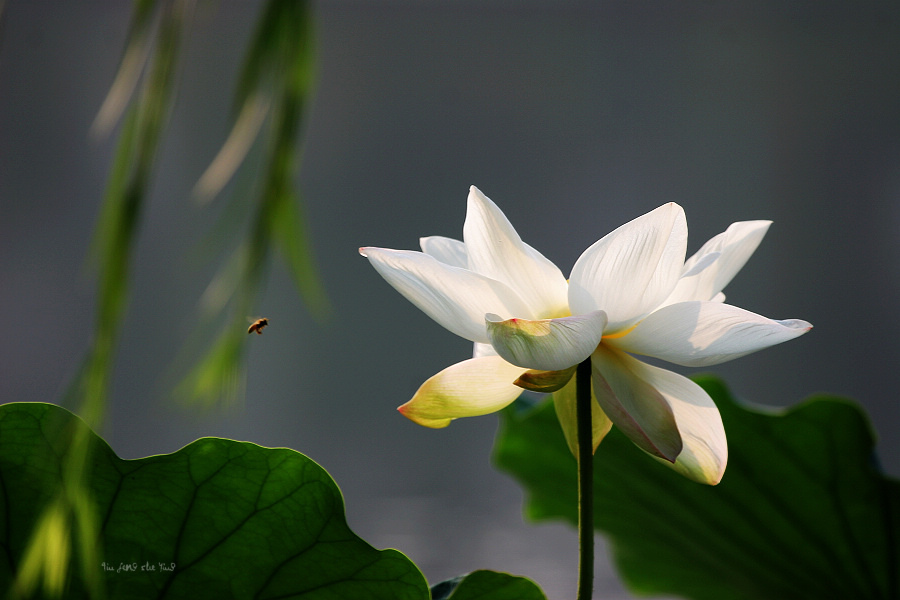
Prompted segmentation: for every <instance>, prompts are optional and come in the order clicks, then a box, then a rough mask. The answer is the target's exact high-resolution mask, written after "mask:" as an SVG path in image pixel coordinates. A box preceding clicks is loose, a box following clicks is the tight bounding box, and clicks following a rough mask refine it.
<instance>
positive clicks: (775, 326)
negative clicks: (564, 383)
mask: <svg viewBox="0 0 900 600" xmlns="http://www.w3.org/2000/svg"><path fill="white" fill-rule="evenodd" d="M811 328H812V325H810V324H809V323H807V322H806V321H801V320H799V319H791V320H787V321H774V320H772V319H767V318H766V317H763V316H761V315H758V314H755V313H752V312H750V311H748V310H744V309H743V308H738V307H737V306H732V305H730V304H722V303H720V302H679V303H678V304H670V305H669V306H664V307H663V308H661V309H659V310H657V311H655V312H654V313H653V314H651V315H650V316H648V317H647V318H646V319H644V320H643V321H641V322H640V323H639V324H638V325H637V327H635V328H634V329H633V330H631V331H630V332H629V333H628V334H627V335H625V336H623V337H621V338H617V339H610V340H609V341H608V343H609V344H611V345H614V346H615V347H616V348H619V349H620V350H625V351H626V352H631V353H634V354H643V355H646V356H653V357H655V358H661V359H663V360H667V361H669V362H671V363H675V364H677V365H684V366H687V367H706V366H709V365H717V364H719V363H723V362H726V361H729V360H732V359H735V358H739V357H741V356H745V355H747V354H750V353H751V352H756V351H757V350H762V349H763V348H768V347H769V346H774V345H775V344H780V343H781V342H786V341H787V340H791V339H793V338H795V337H798V336H801V335H803V334H804V333H806V332H807V331H809V330H810V329H811Z"/></svg>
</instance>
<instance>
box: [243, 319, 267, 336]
mask: <svg viewBox="0 0 900 600" xmlns="http://www.w3.org/2000/svg"><path fill="white" fill-rule="evenodd" d="M268 324H269V320H268V319H266V318H265V317H264V318H262V319H257V320H255V321H253V325H251V326H250V328H249V329H247V333H253V332H254V331H255V332H256V333H258V334H259V335H262V330H263V329H264V328H265V327H266V326H267V325H268Z"/></svg>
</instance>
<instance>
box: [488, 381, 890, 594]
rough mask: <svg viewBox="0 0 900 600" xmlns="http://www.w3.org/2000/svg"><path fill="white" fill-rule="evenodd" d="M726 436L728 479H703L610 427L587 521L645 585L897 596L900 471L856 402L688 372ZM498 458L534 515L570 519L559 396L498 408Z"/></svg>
mask: <svg viewBox="0 0 900 600" xmlns="http://www.w3.org/2000/svg"><path fill="white" fill-rule="evenodd" d="M696 380H697V381H698V383H700V385H702V386H703V387H704V389H706V391H707V392H708V393H709V394H710V395H711V396H712V398H713V399H714V400H715V402H716V404H717V405H718V407H719V410H720V412H721V413H722V420H723V421H724V424H725V431H726V432H727V434H728V440H729V452H730V455H729V461H728V468H727V470H726V472H725V476H724V478H723V480H722V482H721V483H720V484H719V485H718V486H715V487H708V486H703V485H700V484H697V483H694V482H692V481H689V480H687V479H685V478H684V477H681V476H680V475H678V474H677V473H675V472H674V471H673V470H671V469H669V468H668V467H666V466H665V465H662V464H660V463H659V462H657V461H656V460H654V459H652V458H650V457H649V456H648V455H646V454H644V453H643V452H641V451H640V450H638V449H637V448H636V447H635V446H634V445H633V444H632V443H631V442H629V441H628V440H627V439H626V438H625V436H624V435H622V434H621V433H620V432H619V431H617V430H616V429H615V428H614V429H613V431H612V432H611V433H610V434H609V436H607V438H606V439H605V440H604V441H603V443H602V444H601V445H600V448H599V450H598V452H597V454H596V462H595V482H596V483H595V491H594V498H595V515H596V521H595V525H596V527H597V529H599V530H601V531H603V532H604V533H605V534H606V536H607V537H608V538H609V540H610V542H611V547H612V549H613V554H614V557H615V562H616V564H617V566H618V568H619V570H620V573H621V575H622V578H623V579H624V580H625V582H626V583H627V585H628V586H629V587H630V588H631V590H632V591H634V592H635V593H639V594H646V595H651V594H670V595H678V596H684V597H687V598H696V599H704V600H705V599H709V600H713V599H715V600H721V599H722V598H728V599H739V600H742V599H746V600H750V599H756V600H763V599H765V600H771V599H773V598H779V599H781V598H792V599H795V598H796V599H804V598H809V599H822V598H854V599H868V598H871V599H875V598H879V599H897V598H900V586H898V577H900V552H898V541H900V483H898V482H897V481H896V480H892V479H888V478H886V477H884V476H883V475H882V473H881V472H880V471H879V469H878V467H877V465H876V463H875V459H874V455H873V445H874V442H873V437H872V432H871V429H870V427H869V423H868V421H867V419H866V416H865V415H864V413H863V412H862V411H861V410H860V409H859V407H858V406H856V405H855V404H853V403H851V402H849V401H846V400H842V399H838V398H833V397H826V396H819V397H816V398H812V399H810V400H807V401H805V402H803V403H802V404H800V405H799V406H797V407H795V408H792V409H789V410H786V411H782V412H779V413H777V414H774V413H772V412H771V411H770V412H760V411H757V410H751V409H748V408H745V407H743V406H741V405H739V404H737V403H736V402H735V401H734V400H733V399H732V397H731V395H730V394H729V393H728V391H727V390H726V388H725V386H724V384H723V383H722V382H721V381H720V380H718V379H715V378H712V377H702V378H697V379H696ZM495 459H496V462H497V464H498V465H499V466H500V468H502V469H504V470H506V471H508V472H510V473H511V474H513V475H514V476H515V477H516V478H517V479H518V480H519V481H520V482H521V483H522V485H523V486H524V487H525V488H526V490H527V501H526V512H527V514H528V515H529V516H530V517H532V518H535V519H552V518H562V519H565V520H567V521H569V522H571V523H573V524H574V523H575V522H576V519H577V515H576V495H575V490H576V487H575V485H576V474H575V460H574V458H573V457H572V454H571V453H570V452H569V450H568V448H567V446H566V442H565V439H564V437H563V434H562V431H561V430H560V427H559V423H558V422H557V419H556V416H555V413H554V410H553V406H552V404H550V403H545V404H542V405H540V406H538V407H536V408H534V409H532V410H530V411H527V412H521V411H518V410H517V409H516V408H515V407H510V408H509V409H507V410H505V411H504V413H503V417H502V426H501V430H500V432H499V434H498V439H497V443H496V447H495Z"/></svg>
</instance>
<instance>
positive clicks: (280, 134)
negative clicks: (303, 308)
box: [179, 0, 328, 406]
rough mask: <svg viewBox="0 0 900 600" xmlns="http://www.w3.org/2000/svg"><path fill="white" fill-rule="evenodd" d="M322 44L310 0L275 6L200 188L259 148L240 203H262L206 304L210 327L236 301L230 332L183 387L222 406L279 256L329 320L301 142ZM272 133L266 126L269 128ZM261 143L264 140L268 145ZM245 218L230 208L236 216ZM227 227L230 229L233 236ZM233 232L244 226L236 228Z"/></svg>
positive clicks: (206, 192) (206, 191)
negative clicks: (239, 335)
mask: <svg viewBox="0 0 900 600" xmlns="http://www.w3.org/2000/svg"><path fill="white" fill-rule="evenodd" d="M314 59H315V46H314V35H313V17H312V12H311V9H310V6H309V3H308V2H298V1H296V0H269V2H268V3H267V4H266V5H265V7H264V8H263V10H262V13H261V16H260V19H259V23H258V25H257V29H256V33H255V35H254V36H253V38H252V40H251V42H250V45H249V47H248V50H247V55H246V58H245V62H244V65H243V68H242V71H241V75H240V78H239V82H238V86H237V90H236V93H235V100H236V106H237V115H236V117H235V122H234V125H233V127H232V131H231V134H230V135H229V137H228V139H227V140H226V142H225V143H224V144H223V146H222V150H221V151H220V152H219V155H218V156H217V157H216V158H215V160H214V161H213V163H212V164H211V165H210V167H209V169H207V171H206V173H204V174H203V176H202V177H201V178H200V181H199V182H198V184H197V187H196V189H195V194H196V196H197V197H198V198H199V199H200V200H201V201H207V200H209V199H211V198H212V197H213V196H215V195H216V194H218V193H219V191H221V190H222V188H223V187H224V186H225V184H226V183H227V182H228V180H229V179H230V178H231V177H232V175H234V173H235V172H236V170H237V169H238V167H239V166H240V165H241V164H242V163H243V162H244V160H245V158H246V156H247V154H248V152H249V151H250V149H251V148H252V147H253V146H254V144H257V143H259V144H260V145H261V146H263V148H262V163H261V165H260V167H259V169H258V171H259V172H258V173H256V174H255V185H254V186H253V189H251V190H241V193H240V194H235V195H234V197H233V198H232V203H233V204H246V203H247V202H249V201H251V200H255V210H254V212H253V215H252V217H251V219H250V226H249V228H247V231H246V233H245V239H244V240H243V241H242V243H240V244H239V245H238V247H237V249H236V250H235V252H234V255H233V256H232V257H231V258H230V259H229V260H228V261H227V262H226V265H225V266H224V268H223V269H222V270H220V272H219V273H218V274H217V276H216V279H215V281H214V282H213V284H212V285H211V286H210V289H211V290H215V291H216V292H217V293H215V294H212V295H209V296H208V297H207V298H206V299H205V300H206V302H204V305H205V308H206V309H207V310H206V314H205V315H203V320H204V321H212V320H217V321H218V320H221V314H222V312H223V311H224V309H225V308H226V307H227V306H228V305H229V304H233V306H232V310H231V316H230V318H229V319H227V326H226V327H225V328H224V330H223V331H222V333H220V335H219V337H218V339H217V340H216V341H215V342H214V343H213V345H212V346H211V347H210V350H209V351H208V353H207V354H206V356H205V357H204V358H202V359H201V360H200V361H198V363H197V364H196V366H195V367H194V369H193V370H192V371H191V373H190V374H189V375H188V376H187V378H186V379H185V382H184V383H183V384H182V386H180V388H179V389H180V391H181V392H183V393H182V395H183V396H186V397H187V398H189V399H191V400H193V401H195V402H198V403H200V404H204V405H206V406H212V405H214V404H216V403H217V402H220V401H221V400H222V399H226V400H227V399H228V398H230V397H234V396H235V394H234V391H235V386H234V382H235V381H236V380H240V379H241V375H240V369H241V362H242V360H243V353H242V351H241V349H242V348H243V345H241V344H238V343H236V339H235V337H236V332H237V331H240V330H241V327H242V325H243V327H244V329H246V323H245V319H246V318H247V316H250V315H253V314H255V313H254V311H253V310H252V307H253V305H254V303H255V299H256V296H257V294H258V292H259V289H260V282H261V281H262V277H263V274H264V273H265V270H266V266H267V264H268V260H269V257H270V255H271V253H272V250H277V251H279V252H280V253H281V256H282V257H283V259H284V260H285V263H286V264H287V267H288V271H289V272H290V273H291V275H292V276H293V279H294V283H295V285H296V286H297V289H298V290H299V291H300V294H301V296H302V298H303V299H304V301H305V303H306V305H307V307H308V308H309V309H310V310H311V311H312V313H313V314H315V315H319V316H322V315H324V314H326V313H327V307H328V303H327V300H326V298H325V293H324V291H323V289H322V286H321V284H320V281H319V277H318V274H317V271H316V268H315V264H314V262H313V259H312V249H311V244H310V240H309V235H308V233H307V228H306V225H305V218H304V215H303V207H302V202H301V195H300V193H299V192H298V191H297V189H296V185H295V184H294V181H293V179H294V176H295V171H296V168H297V167H298V165H299V163H300V151H299V147H300V137H301V133H302V127H301V125H302V122H303V115H304V110H305V107H306V104H307V102H308V100H309V98H310V97H311V94H312V89H313V83H314V72H315V69H314V65H315V60H314ZM266 123H267V124H268V127H267V128H264V125H265V124H266ZM258 138H259V139H258ZM236 212H242V211H235V210H229V211H226V213H225V214H226V219H228V220H229V221H231V219H230V215H232V214H234V213H236ZM227 223H228V221H225V222H224V224H225V225H226V227H223V228H220V235H219V237H220V238H221V237H222V233H223V230H225V231H224V234H225V236H228V235H229V234H228V232H227ZM231 223H232V225H235V224H239V223H236V222H234V221H231Z"/></svg>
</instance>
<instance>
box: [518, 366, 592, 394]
mask: <svg viewBox="0 0 900 600" xmlns="http://www.w3.org/2000/svg"><path fill="white" fill-rule="evenodd" d="M577 369H578V365H573V366H571V367H569V368H568V369H563V370H561V371H538V370H534V369H531V370H528V371H525V372H524V373H522V375H521V376H520V377H519V378H518V379H516V380H515V381H514V382H513V383H515V384H516V385H517V386H519V387H520V388H522V389H523V390H529V391H531V392H540V393H542V394H549V393H551V392H556V391H559V390H561V389H562V388H563V386H565V385H566V384H567V383H569V381H571V379H572V376H573V375H575V371H576V370H577Z"/></svg>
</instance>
